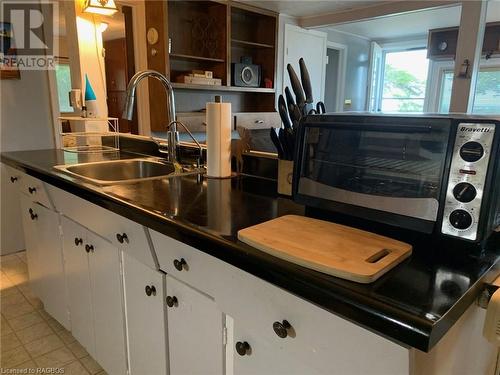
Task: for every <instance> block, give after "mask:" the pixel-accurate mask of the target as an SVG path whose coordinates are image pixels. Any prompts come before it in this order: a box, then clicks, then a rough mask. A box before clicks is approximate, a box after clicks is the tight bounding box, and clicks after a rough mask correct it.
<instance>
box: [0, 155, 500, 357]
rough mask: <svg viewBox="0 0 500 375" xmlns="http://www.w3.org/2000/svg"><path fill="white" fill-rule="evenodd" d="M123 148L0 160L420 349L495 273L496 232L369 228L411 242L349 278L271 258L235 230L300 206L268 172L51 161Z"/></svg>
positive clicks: (91, 157) (444, 328)
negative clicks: (139, 176)
mask: <svg viewBox="0 0 500 375" xmlns="http://www.w3.org/2000/svg"><path fill="white" fill-rule="evenodd" d="M130 157H133V155H131V154H126V153H123V152H122V153H115V154H86V155H83V154H75V153H70V152H63V151H59V150H40V151H18V152H8V153H3V154H2V162H4V163H6V164H8V165H11V166H13V167H16V168H18V169H21V170H24V171H25V172H27V173H28V174H30V175H32V176H34V177H37V178H39V179H41V180H43V181H45V182H47V183H49V184H52V185H54V186H56V187H59V188H61V189H64V190H67V191H69V192H71V193H73V194H75V195H77V196H80V197H82V198H84V199H87V200H89V201H91V202H93V203H95V204H97V205H100V206H102V207H104V208H107V209H109V210H111V211H114V212H116V213H118V214H120V215H123V216H125V217H127V218H129V219H131V220H134V221H136V222H138V223H140V224H143V225H145V226H147V227H149V228H151V229H154V230H156V231H158V232H161V233H163V234H165V235H167V236H170V237H173V238H175V239H177V240H179V241H182V242H184V243H186V244H188V245H191V246H193V247H195V248H197V249H199V250H200V251H203V252H206V253H208V254H210V255H213V256H215V257H217V258H219V259H221V260H223V261H226V262H228V263H230V264H232V265H234V266H236V267H239V268H241V269H243V270H245V271H247V272H249V273H251V274H253V275H255V276H257V277H260V278H262V279H264V280H266V281H268V282H270V283H272V284H274V285H277V286H279V287H281V288H283V289H286V290H288V291H289V292H291V293H293V294H295V295H297V296H300V297H301V298H304V299H306V300H308V301H310V302H312V303H314V304H316V305H318V306H320V307H322V308H324V309H326V310H328V311H330V312H332V313H334V314H336V315H338V316H341V317H343V318H345V319H347V320H349V321H352V322H354V323H355V324H357V325H360V326H362V327H365V328H367V329H369V330H371V331H373V332H376V333H378V334H380V335H382V336H384V337H386V338H388V339H390V340H392V341H395V342H397V343H399V344H401V345H404V346H407V347H415V348H418V349H420V350H423V351H429V350H430V349H431V348H432V347H433V346H434V345H435V344H436V343H437V342H438V340H439V339H440V338H441V337H442V336H443V335H444V334H445V333H446V332H447V331H448V330H449V329H450V327H451V326H452V325H453V324H454V323H455V322H456V321H457V320H458V318H459V317H460V316H461V315H462V314H463V313H464V311H465V310H466V309H467V308H468V307H469V306H470V305H471V304H472V303H473V302H474V300H475V298H476V297H477V296H478V295H479V293H480V292H481V290H482V288H483V285H484V283H485V282H489V281H491V279H492V278H493V277H494V276H496V273H497V272H498V265H497V264H496V263H497V260H498V259H499V254H500V241H499V238H498V237H495V238H494V239H493V240H492V241H490V244H489V245H488V246H486V248H484V249H477V248H473V247H471V248H467V247H466V248H463V247H460V246H456V244H452V243H443V242H439V241H435V240H432V239H431V238H429V237H425V236H423V235H416V234H409V233H407V232H404V231H394V232H392V233H387V232H385V233H384V231H383V230H382V229H379V228H374V229H373V228H372V229H373V230H374V231H377V232H379V233H381V234H386V235H391V236H392V237H395V238H397V239H401V240H404V241H406V242H409V243H411V244H412V245H413V246H414V251H413V254H412V256H411V257H410V258H409V259H407V260H406V261H404V262H403V263H402V264H400V265H399V266H397V267H396V268H394V269H393V270H391V271H389V272H388V273H387V274H385V275H384V276H382V277H381V278H380V279H378V280H377V281H376V282H374V283H372V284H358V283H354V282H350V281H346V280H342V279H339V278H336V277H332V276H328V275H325V274H322V273H319V272H316V271H312V270H309V269H307V268H304V267H301V266H298V265H295V264H292V263H290V262H287V261H284V260H281V259H278V258H275V257H273V256H271V255H268V254H266V253H263V252H261V251H259V250H257V249H255V248H252V247H251V246H248V245H246V244H244V243H242V242H240V241H239V240H238V239H237V232H238V230H239V229H242V228H246V227H248V226H251V225H254V224H258V223H261V222H264V221H267V220H270V219H273V218H275V217H278V216H281V215H284V214H289V213H295V214H302V213H303V212H304V208H303V207H302V206H299V205H296V204H295V203H293V202H292V201H291V200H289V199H286V198H282V197H279V196H278V195H277V193H276V183H275V182H273V181H269V180H265V179H258V178H255V177H248V176H239V177H235V178H232V179H227V180H217V179H207V178H201V179H200V178H199V177H197V176H193V175H191V176H179V177H172V178H169V179H163V180H149V181H141V182H138V183H129V184H120V185H114V186H107V187H99V186H95V185H92V184H89V183H86V182H83V180H80V179H77V178H73V177H71V176H69V175H67V174H64V173H63V172H60V171H57V170H55V169H53V166H55V165H61V164H74V163H81V162H88V161H99V160H110V159H120V158H130ZM308 214H312V213H309V212H308ZM316 216H317V215H316ZM330 219H332V218H331V217H330ZM333 220H336V218H335V217H333ZM342 220H343V218H340V217H339V218H338V221H342ZM351 224H352V223H351ZM360 227H361V226H360ZM156 250H157V251H161V249H156Z"/></svg>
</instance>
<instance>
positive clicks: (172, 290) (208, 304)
mask: <svg viewBox="0 0 500 375" xmlns="http://www.w3.org/2000/svg"><path fill="white" fill-rule="evenodd" d="M166 278H167V303H168V302H169V301H171V299H173V298H174V297H175V299H176V301H177V303H175V304H173V306H171V307H170V306H169V307H168V309H167V317H168V348H169V359H170V375H185V374H190V375H196V374H199V375H220V374H223V372H224V371H223V367H224V366H223V362H224V356H223V348H224V345H223V341H222V337H223V335H222V330H223V314H222V312H221V311H220V310H219V309H218V307H217V305H216V303H215V301H214V300H213V299H211V298H210V297H208V296H206V295H204V294H202V293H200V292H197V291H196V290H194V289H192V288H191V287H189V286H187V285H185V284H183V283H181V282H179V281H177V280H175V279H174V278H172V277H170V276H168V275H167V277H166Z"/></svg>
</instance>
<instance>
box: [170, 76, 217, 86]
mask: <svg viewBox="0 0 500 375" xmlns="http://www.w3.org/2000/svg"><path fill="white" fill-rule="evenodd" d="M177 82H179V83H187V84H191V85H207V86H221V85H222V80H221V79H220V78H206V77H194V76H191V75H187V76H180V77H179V78H178V79H177Z"/></svg>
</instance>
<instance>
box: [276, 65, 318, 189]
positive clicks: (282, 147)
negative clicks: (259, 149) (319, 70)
mask: <svg viewBox="0 0 500 375" xmlns="http://www.w3.org/2000/svg"><path fill="white" fill-rule="evenodd" d="M299 67H300V81H299V78H298V77H297V74H296V73H295V70H294V69H293V67H292V66H291V65H290V64H288V65H287V71H288V76H289V77H290V82H291V84H292V90H293V93H294V94H295V99H294V97H293V96H292V93H291V92H290V89H289V88H288V87H286V88H285V96H286V101H285V97H284V96H283V94H281V95H280V96H279V98H278V112H279V114H280V117H281V121H282V122H283V127H281V128H279V129H275V128H271V130H270V135H271V140H272V142H273V144H274V146H275V147H276V150H277V152H278V159H280V160H279V163H278V192H279V193H280V194H285V195H291V186H292V184H291V178H290V173H291V171H293V160H294V155H295V140H296V133H297V128H298V126H299V124H300V121H301V120H302V118H303V117H306V116H307V115H311V114H323V113H325V105H324V103H323V102H321V101H320V102H318V103H317V104H316V106H314V99H313V94H312V86H311V78H310V77H309V71H308V70H307V66H306V63H305V61H304V59H303V58H300V60H299ZM301 82H302V83H301ZM282 161H288V162H289V163H283V162H282ZM284 178H286V180H283V181H282V180H281V179H284ZM280 187H281V188H280ZM285 187H286V189H285ZM280 190H282V191H280Z"/></svg>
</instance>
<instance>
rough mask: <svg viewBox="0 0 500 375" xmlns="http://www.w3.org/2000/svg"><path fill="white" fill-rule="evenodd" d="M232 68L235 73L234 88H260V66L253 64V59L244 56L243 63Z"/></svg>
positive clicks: (233, 65) (234, 64)
mask: <svg viewBox="0 0 500 375" xmlns="http://www.w3.org/2000/svg"><path fill="white" fill-rule="evenodd" d="M231 66H232V73H233V74H232V75H233V86H239V87H260V80H261V69H260V65H254V64H252V58H251V57H247V56H243V57H241V63H233V64H231Z"/></svg>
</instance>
